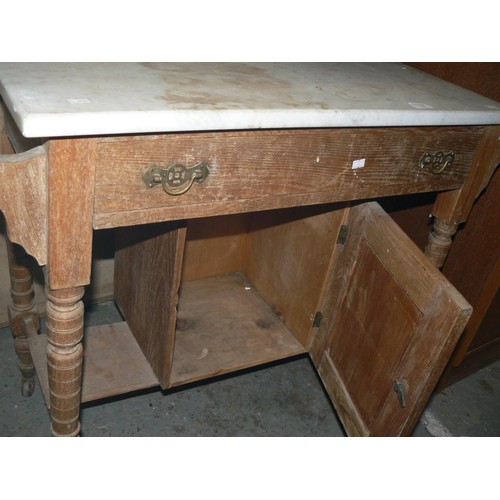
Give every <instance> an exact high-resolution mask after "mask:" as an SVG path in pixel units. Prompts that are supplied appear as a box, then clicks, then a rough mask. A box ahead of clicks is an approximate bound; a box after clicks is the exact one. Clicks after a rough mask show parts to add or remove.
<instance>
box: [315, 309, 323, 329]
mask: <svg viewBox="0 0 500 500" xmlns="http://www.w3.org/2000/svg"><path fill="white" fill-rule="evenodd" d="M322 319H323V313H322V312H320V311H318V312H317V313H316V314H315V315H314V320H313V328H319V326H320V325H321V320H322Z"/></svg>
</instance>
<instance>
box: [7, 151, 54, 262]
mask: <svg viewBox="0 0 500 500" xmlns="http://www.w3.org/2000/svg"><path fill="white" fill-rule="evenodd" d="M0 211H2V212H3V214H4V216H5V219H6V221H7V233H8V236H9V239H10V241H12V242H13V243H18V244H19V245H21V246H22V247H23V248H24V249H25V250H26V252H27V253H29V254H30V255H32V256H33V257H34V258H35V259H36V260H37V262H38V263H39V264H40V265H45V264H46V263H47V152H46V149H45V147H44V146H38V147H36V148H34V149H31V150H30V151H26V152H24V153H19V154H12V155H0Z"/></svg>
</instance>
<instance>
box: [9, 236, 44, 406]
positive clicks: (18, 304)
mask: <svg viewBox="0 0 500 500" xmlns="http://www.w3.org/2000/svg"><path fill="white" fill-rule="evenodd" d="M20 251H21V249H19V248H18V247H15V246H14V245H13V244H12V243H11V242H10V241H7V255H8V261H9V274H10V284H11V285H10V294H11V297H12V305H11V307H9V310H8V312H9V322H10V327H11V330H12V333H13V335H14V339H15V340H14V346H15V349H16V354H17V357H18V358H19V369H20V371H21V392H22V394H23V396H31V395H32V394H33V390H34V388H35V368H34V366H33V359H32V357H31V353H30V350H29V346H28V334H29V333H31V334H36V332H37V331H38V329H39V327H40V322H39V317H38V314H37V312H36V310H35V301H34V294H33V286H32V278H31V274H30V272H29V269H28V268H27V267H26V266H25V265H22V264H21V261H20V259H19V256H18V253H19V252H20Z"/></svg>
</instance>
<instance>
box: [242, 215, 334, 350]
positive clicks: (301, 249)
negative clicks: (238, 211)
mask: <svg viewBox="0 0 500 500" xmlns="http://www.w3.org/2000/svg"><path fill="white" fill-rule="evenodd" d="M342 215H343V211H342V210H333V208H332V206H328V207H322V206H320V207H310V208H298V209H289V210H282V211H276V212H266V213H260V214H259V213H256V214H254V216H253V218H252V222H251V225H250V231H249V233H248V240H247V252H246V255H245V260H244V272H245V274H246V276H247V278H248V279H249V280H250V281H251V282H252V283H253V284H254V285H255V286H256V288H257V289H258V290H259V293H260V294H261V295H262V296H263V297H264V299H265V300H266V301H267V302H268V303H269V304H270V305H271V306H272V307H273V309H274V311H275V312H276V313H277V314H278V316H279V317H280V318H281V319H282V320H283V322H284V323H285V324H286V326H287V327H288V328H289V329H290V331H291V332H292V333H293V334H294V335H295V337H296V338H297V340H299V342H300V343H301V344H302V345H303V346H305V347H306V346H308V344H309V341H310V335H311V331H312V327H313V322H314V317H315V314H316V313H317V312H319V309H318V307H319V302H320V299H321V297H322V293H323V288H324V286H325V285H324V282H325V277H326V276H327V271H328V267H329V264H330V260H331V256H332V253H333V250H334V247H335V242H336V239H337V235H338V232H339V228H340V224H341V223H342Z"/></svg>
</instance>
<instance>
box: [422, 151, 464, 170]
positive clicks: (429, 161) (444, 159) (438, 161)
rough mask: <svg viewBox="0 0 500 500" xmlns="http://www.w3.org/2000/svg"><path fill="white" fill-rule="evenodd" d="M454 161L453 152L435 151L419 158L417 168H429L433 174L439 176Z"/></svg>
mask: <svg viewBox="0 0 500 500" xmlns="http://www.w3.org/2000/svg"><path fill="white" fill-rule="evenodd" d="M454 159H455V153H454V152H453V151H448V152H446V153H445V152H444V151H437V152H436V153H428V152H426V153H424V154H423V155H422V158H420V162H419V164H418V165H419V167H420V168H425V167H429V168H430V170H431V172H432V173H433V174H440V173H441V172H443V171H444V169H445V168H446V167H447V166H448V165H450V164H451V162H452V161H453V160H454Z"/></svg>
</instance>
